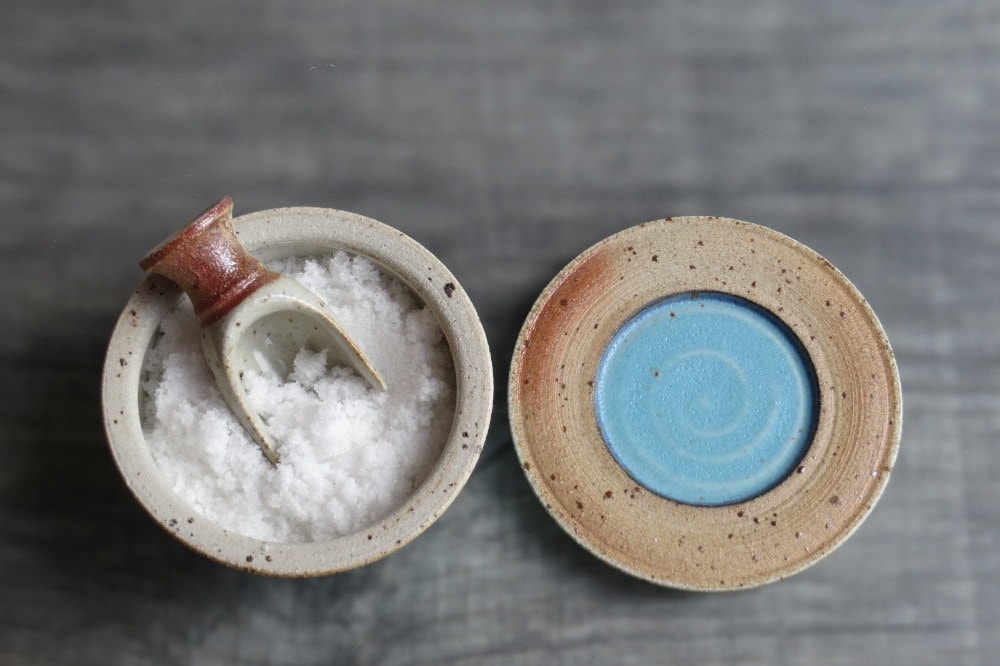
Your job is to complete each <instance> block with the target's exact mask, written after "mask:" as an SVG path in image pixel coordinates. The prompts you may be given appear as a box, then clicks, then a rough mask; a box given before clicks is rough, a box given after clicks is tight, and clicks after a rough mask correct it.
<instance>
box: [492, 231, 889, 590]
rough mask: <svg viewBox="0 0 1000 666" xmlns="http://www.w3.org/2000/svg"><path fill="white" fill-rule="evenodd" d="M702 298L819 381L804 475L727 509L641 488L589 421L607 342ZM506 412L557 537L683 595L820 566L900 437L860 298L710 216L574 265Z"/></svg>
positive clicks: (534, 324) (540, 319) (541, 301)
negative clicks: (750, 310)
mask: <svg viewBox="0 0 1000 666" xmlns="http://www.w3.org/2000/svg"><path fill="white" fill-rule="evenodd" d="M699 291H703V292H707V291H713V292H721V293H725V294H732V295H734V296H738V297H741V298H744V299H747V300H749V301H751V302H753V303H756V304H758V305H760V306H762V307H764V308H765V309H767V310H768V311H770V312H771V313H773V314H774V315H775V316H776V317H778V318H779V319H781V321H783V322H784V323H785V324H786V325H787V326H788V327H789V328H790V329H791V330H792V331H793V332H794V333H795V334H796V335H797V336H798V338H799V340H800V341H801V342H802V345H803V347H804V348H805V350H806V352H807V354H808V355H809V357H810V359H811V361H812V363H813V366H814V368H815V372H816V377H817V380H818V393H819V400H818V403H819V405H818V414H817V418H816V431H815V434H814V436H813V440H812V442H811V444H810V445H809V447H808V450H807V451H806V453H805V456H804V458H803V459H802V461H801V462H800V464H799V465H798V467H797V468H796V469H795V470H794V471H793V472H792V473H791V474H790V475H789V476H787V477H786V478H785V479H784V480H783V481H781V482H780V483H779V484H778V485H777V486H775V487H773V488H772V489H771V490H768V491H766V492H765V493H763V494H761V495H758V496H756V497H754V498H752V499H750V500H748V501H745V502H740V503H736V504H729V505H724V506H694V505H688V504H681V503H678V502H675V501H673V500H669V499H666V498H664V497H662V496H660V495H657V494H655V493H654V492H652V491H649V490H647V489H646V488H644V487H643V486H642V485H641V484H639V483H637V482H636V481H635V480H634V479H633V478H632V477H631V476H629V474H628V473H627V472H626V471H625V470H624V469H623V468H622V467H621V466H619V464H618V463H617V462H616V461H615V459H614V458H613V457H612V455H611V453H610V452H609V450H608V447H607V445H606V444H605V441H604V439H603V438H602V436H601V432H600V430H599V427H598V424H597V419H596V416H595V407H594V393H593V391H594V379H595V376H596V374H597V368H598V364H599V362H600V359H601V356H602V354H603V352H604V349H605V348H606V347H607V345H608V343H609V342H610V340H611V339H612V337H613V336H614V334H615V333H616V332H617V331H618V330H619V328H620V327H621V326H622V325H623V324H624V323H625V322H627V321H628V320H629V319H631V318H632V317H633V316H635V315H636V314H637V313H638V312H639V311H641V310H642V309H643V308H645V307H647V306H648V305H651V304H652V303H655V302H656V301H658V300H660V299H662V298H664V297H667V296H671V295H674V294H680V293H686V292H699ZM508 399H509V409H510V421H511V430H512V432H513V436H514V443H515V447H516V449H517V453H518V456H519V458H520V461H521V465H522V467H523V468H524V471H525V474H526V475H527V477H528V480H529V481H530V482H531V485H532V487H533V488H534V490H535V493H536V494H537V495H538V497H539V499H540V500H541V501H542V503H543V504H544V505H545V508H546V509H547V510H548V511H549V513H550V514H551V515H552V516H553V517H554V518H555V519H556V521H557V522H558V523H559V524H560V525H561V526H562V527H563V529H565V530H566V531H567V532H568V533H569V534H570V535H571V536H572V537H573V538H574V539H576V541H577V542H579V543H580V544H581V545H582V546H584V547H585V548H586V549H588V550H589V551H591V552H592V553H593V554H595V555H596V556H598V557H599V558H601V559H603V560H605V561H606V562H608V563H609V564H611V565H613V566H615V567H617V568H619V569H621V570H623V571H625V572H627V573H630V574H632V575H634V576H637V577H639V578H643V579H646V580H649V581H652V582H654V583H658V584H661V585H666V586H670V587H677V588H682V589H691V590H704V591H712V590H733V589H740V588H748V587H754V586H757V585H763V584H765V583H769V582H772V581H775V580H778V579H780V578H784V577H787V576H789V575H791V574H793V573H796V572H798V571H801V570H802V569H804V568H806V567H808V566H810V565H811V564H814V563H815V562H817V561H818V560H819V559H821V558H822V557H824V556H825V555H827V554H829V553H830V552H831V551H833V550H834V549H835V548H836V547H837V546H838V545H840V544H841V543H842V542H843V541H844V540H845V539H846V538H847V537H848V536H850V534H851V533H852V532H853V531H854V530H855V529H856V528H857V527H858V525H859V524H860V523H861V522H862V521H863V520H864V518H865V517H866V516H867V515H868V513H869V512H870V511H871V509H872V507H873V506H874V505H875V503H876V501H877V500H878V497H879V496H880V495H881V493H882V490H883V489H884V487H885V484H886V482H887V481H888V477H889V472H890V471H891V469H892V466H893V463H894V460H895V457H896V452H897V450H898V446H899V439H900V433H901V430H900V428H901V418H900V417H901V408H902V403H901V394H900V387H899V377H898V373H897V370H896V364H895V360H894V358H893V353H892V350H891V348H890V346H889V342H888V340H887V338H886V336H885V333H884V331H883V330H882V327H881V325H880V324H879V322H878V319H877V318H876V317H875V314H874V313H873V312H872V310H871V308H870V307H869V306H868V304H867V302H866V301H865V300H864V298H863V297H862V296H861V294H860V293H859V292H858V291H857V289H855V287H854V286H853V285H852V284H851V283H850V282H849V281H848V280H847V278H846V277H844V275H843V274H842V273H840V272H839V271H838V270H837V269H836V268H834V267H833V265H831V264H830V262H828V261H826V260H825V259H824V258H823V257H821V256H820V255H818V254H816V253H815V252H813V251H812V250H810V249H809V248H807V247H805V246H804V245H802V244H800V243H798V242H796V241H794V240H792V239H791V238H788V237H787V236H784V235H782V234H780V233H778V232H776V231H773V230H771V229H767V228H765V227H761V226H757V225H754V224H750V223H747V222H741V221H739V220H732V219H727V218H716V217H681V218H672V219H666V220H658V221H655V222H650V223H647V224H641V225H639V226H637V227H632V228H630V229H626V230H624V231H622V232H620V233H618V234H615V235H614V236H611V237H609V238H607V239H605V240H604V241H602V242H600V243H598V244H597V245H594V246H593V247H591V248H590V249H588V250H586V251H585V252H584V253H583V254H581V255H580V256H578V257H577V258H576V259H574V260H573V261H572V262H571V263H570V264H569V265H568V266H566V267H565V268H564V269H563V270H562V271H561V272H560V273H559V274H558V275H557V276H556V277H555V278H554V279H553V280H552V282H551V283H549V285H548V286H547V287H546V288H545V290H544V291H543V292H542V294H541V296H540V297H539V298H538V300H537V301H536V302H535V305H534V307H533V308H532V310H531V312H530V314H529V315H528V318H527V320H526V321H525V324H524V327H523V328H522V330H521V333H520V336H519V338H518V341H517V344H516V347H515V350H514V359H513V363H512V364H511V370H510V382H509V394H508Z"/></svg>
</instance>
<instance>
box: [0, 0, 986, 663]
mask: <svg viewBox="0 0 1000 666" xmlns="http://www.w3.org/2000/svg"><path fill="white" fill-rule="evenodd" d="M224 194H230V195H232V196H233V197H234V199H235V201H236V207H237V213H240V212H250V211H253V210H259V209H263V208H274V207H280V206H289V205H315V206H325V207H332V208H342V209H346V210H351V211H355V212H358V213H362V214H365V215H368V216H371V217H374V218H376V219H379V220H381V221H383V222H386V223H387V224H390V225H392V226H395V227H397V228H398V229H400V230H402V231H404V232H405V233H407V234H409V235H410V236H412V237H414V238H416V239H417V240H418V241H419V242H421V243H422V244H424V245H425V246H426V247H427V248H429V249H430V250H431V251H432V252H434V253H435V254H436V255H437V256H438V257H439V258H440V259H441V260H442V261H443V262H444V263H445V264H446V265H447V266H448V267H449V268H451V270H452V271H453V272H454V273H455V274H456V275H457V276H458V278H459V279H460V280H461V282H462V284H463V285H464V287H465V288H466V290H467V291H468V292H469V294H470V295H471V297H472V299H473V301H474V302H475V304H476V306H477V308H478V310H479V313H480V315H481V318H482V321H483V322H484V325H485V328H486V331H487V334H488V337H489V340H490V343H491V346H492V350H493V354H494V362H495V364H496V369H497V373H496V374H497V376H496V386H497V396H498V397H497V401H496V408H495V410H494V419H493V424H492V428H491V431H490V435H489V437H488V441H487V445H486V449H485V451H484V454H483V456H482V459H481V460H480V462H479V465H478V467H477V468H476V471H475V473H474V474H473V476H472V478H471V480H470V482H469V484H468V485H467V487H466V488H465V490H464V492H463V493H462V494H461V495H460V497H459V499H458V500H457V501H456V503H455V504H454V505H453V506H452V508H451V509H450V510H449V511H448V512H447V513H446V514H445V515H444V516H443V517H442V518H441V519H440V520H439V521H438V522H437V523H436V524H435V525H434V526H433V527H432V528H431V529H430V530H428V531H427V532H426V533H425V534H424V535H423V536H421V537H420V538H419V539H417V540H416V541H415V542H414V543H413V544H411V545H409V546H408V547H406V548H404V549H403V550H401V551H399V552H398V553H396V554H394V555H392V556H390V557H389V558H387V559H385V560H382V561H381V562H378V563H376V564H374V565H371V566H368V567H365V568H363V569H360V570H356V571H353V572H350V573H345V574H341V575H338V576H332V577H326V578H319V579H311V580H275V579H268V578H261V577H256V576H253V575H249V574H245V573H240V572H237V571H233V570H229V569H227V568H225V567H223V566H221V565H218V564H215V563H213V562H211V561H208V560H206V559H204V558H202V557H201V556H199V555H197V554H195V553H194V552H192V551H190V550H188V549H187V548H186V547H184V546H183V545H181V544H179V543H177V542H176V541H174V540H173V539H172V538H171V537H170V536H169V535H168V534H167V533H166V532H164V531H163V530H161V529H160V527H158V526H157V525H156V524H155V523H154V522H153V521H152V520H150V519H149V518H148V517H147V516H146V514H145V513H144V511H143V510H142V509H141V508H140V506H139V505H138V504H137V503H136V502H135V501H134V500H133V498H132V497H131V495H130V494H129V492H128V491H127V489H126V488H125V486H124V484H123V482H122V480H121V478H120V477H119V475H118V472H117V469H116V468H115V465H114V463H113V461H112V459H111V456H110V453H109V451H108V447H107V444H106V442H105V438H104V434H103V428H102V423H101V418H100V412H99V382H100V372H101V366H102V361H103V354H104V349H105V346H106V344H107V341H108V337H109V335H110V331H111V328H112V326H113V324H114V321H115V319H116V317H117V315H118V313H119V312H120V311H121V309H122V307H123V305H124V303H125V301H126V299H127V298H128V296H129V294H130V292H131V290H132V288H133V287H134V286H135V285H136V284H137V283H138V281H139V280H140V278H141V272H140V271H139V269H138V267H137V265H136V262H137V260H138V259H139V258H140V257H141V256H142V255H143V254H144V253H145V252H146V251H147V250H148V249H149V248H151V247H152V246H153V245H154V244H155V243H156V242H158V241H159V240H160V239H161V238H162V237H164V236H165V235H166V234H167V233H168V232H170V231H172V230H173V229H175V228H176V227H178V226H179V225H180V224H182V223H183V222H185V221H187V220H188V219H189V218H190V216H191V215H192V213H196V212H198V211H199V210H201V209H202V208H204V207H205V206H207V205H208V204H210V203H212V202H213V201H214V200H216V199H217V198H218V197H220V196H222V195H224ZM686 214H694V215H698V214H706V215H709V214H710V215H725V216H730V217H737V218H742V219H746V220H750V221H754V222H758V223H761V224H764V225H767V226H770V227H773V228H775V229H777V230H779V231H782V232H784V233H786V234H788V235H791V236H792V237H794V238H796V239H798V240H800V241H802V242H804V243H805V244H807V245H809V246H811V247H812V248H813V249H815V250H816V251H818V252H820V253H821V254H823V255H824V256H826V257H827V258H828V259H829V260H830V261H832V262H833V263H834V264H835V265H837V266H838V267H839V268H840V269H841V270H842V271H843V272H844V273H845V274H846V275H847V276H848V277H849V278H850V279H851V280H852V281H853V282H854V283H855V284H856V285H857V286H858V288H859V289H860V290H861V291H862V293H864V294H865V295H866V297H867V298H868V300H869V302H870V303H871V305H872V307H873V308H874V309H875V311H876V312H877V313H878V315H879V317H880V318H881V320H882V323H883V324H884V326H885V328H886V330H887V332H888V335H889V338H890V340H891V341H892V342H893V345H894V347H895V350H896V353H897V358H898V362H899V366H900V372H901V377H902V383H903V391H904V398H905V419H904V427H903V430H904V434H903V443H902V447H901V451H900V455H899V459H898V464H897V465H896V468H895V471H894V473H893V477H892V480H891V481H890V483H889V486H888V489H887V492H886V494H885V495H884V496H883V499H882V501H881V503H880V504H879V505H878V506H877V507H876V509H875V511H874V513H873V514H872V515H871V517H870V518H869V520H868V521H867V522H866V523H865V524H864V525H863V526H862V527H861V529H860V530H859V531H858V532H857V533H856V534H855V535H854V536H853V537H852V538H851V539H850V540H849V541H848V542H847V543H846V544H845V545H844V546H843V547H842V548H841V549H840V550H838V551H837V552H836V553H834V554H833V555H832V556H830V557H829V558H827V559H826V560H824V561H822V562H820V563H819V564H817V565H816V566H815V567H813V568H811V569H808V570H807V571H805V572H803V573H801V574H799V575H797V576H795V577H793V578H791V579H788V580H785V581H782V582H779V583H776V584H774V585H770V586H767V587H764V588H760V589H757V590H753V591H748V592H741V593H733V594H714V595H704V594H693V593H680V592H675V591H670V590H665V589H661V588H658V587H655V586H651V585H649V584H646V583H643V582H641V581H638V580H635V579H632V578H630V577H629V576H626V575H625V574H622V573H619V572H618V571H616V570H614V569H612V568H610V567H608V566H606V565H605V564H603V563H601V562H599V561H597V560H596V559H595V558H593V557H592V556H591V555H589V554H588V553H587V552H585V551H584V550H582V549H581V548H580V547H579V546H577V545H576V544H575V542H574V541H572V539H570V537H568V536H567V535H566V534H565V533H564V532H563V531H562V530H561V529H560V528H559V527H558V526H557V525H556V524H555V522H554V521H553V520H552V519H551V518H550V517H549V515H548V514H547V513H546V512H545V510H544V509H543V508H542V507H541V505H540V504H539V503H538V501H537V500H536V499H535V496H534V494H533V493H532V491H531V489H530V487H529V485H528V483H527V481H526V480H525V478H524V476H523V474H522V473H521V470H520V469H519V467H518V463H517V460H516V456H515V454H514V450H513V447H512V444H511V435H510V430H509V427H508V425H507V418H506V417H507V414H506V403H505V399H504V396H505V391H506V386H505V385H506V372H507V368H508V366H509V358H510V354H511V352H512V349H513V343H514V338H515V336H516V334H517V331H518V329H519V327H520V324H521V322H522V321H523V319H524V317H525V315H526V314H527V310H528V308H529V307H530V305H531V303H532V302H533V301H534V299H535V297H536V296H537V295H538V293H539V292H540V290H541V289H542V287H543V286H544V285H545V284H546V282H547V281H548V280H549V279H550V278H551V277H552V276H553V275H554V274H555V272H556V271H557V270H558V269H559V268H560V267H562V266H563V265H564V264H565V263H566V262H567V261H568V260H569V259H571V258H572V257H573V256H575V255H576V254H578V253H579V252H580V251H582V250H583V249H585V248H586V247H587V246H589V245H590V244H592V243H593V242H595V241H597V240H599V239H601V238H603V237H605V236H607V235H609V234H611V233H613V232H615V231H618V230H620V229H623V228H625V227H628V226H631V225H634V224H637V223H640V222H644V221H647V220H651V219H656V218H660V217H666V216H674V215H686ZM998 220H1000V5H998V4H997V3H995V2H992V1H991V0H954V1H953V2H932V1H930V0H910V1H892V2H871V1H864V0H844V1H842V2H828V1H822V0H750V1H749V2H741V1H737V0H729V1H724V2H715V3H712V2H686V1H675V2H654V1H652V0H636V1H628V0H626V1H623V2H609V3H588V2H570V1H568V0H526V1H524V2H496V3H473V2H456V1H454V0H426V1H423V2H383V1H381V0H325V1H322V2H318V1H315V0H306V1H302V2H264V1H261V0H255V1H253V2H246V3H236V2H225V1H223V0H208V1H201V2H192V1H190V0H179V1H177V2H170V3H167V2H164V3H151V2H138V1H135V0H119V1H117V2H98V3H72V2H56V1H53V0H12V1H10V2H7V3H6V4H5V5H4V10H3V17H2V19H0V298H2V302H3V303H4V304H5V307H3V308H2V310H0V330H2V333H0V364H2V365H0V405H2V407H0V415H2V418H0V447H2V451H3V464H2V465H0V663H2V664H101V665H106V664H160V663H163V664H437V663H440V664H497V665H500V664H503V665H520V664H584V663H595V664H619V665H621V664H654V663H670V664H737V663H738V664H762V665H765V664H766V665H770V666H774V665H779V666H780V665H783V664H865V665H870V664H905V665H908V666H912V665H917V664H929V665H930V664H933V665H935V666H937V665H941V664H949V665H956V664H995V663H998V662H997V660H998V659H1000V656H998V655H1000V631H998V630H997V629H998V626H1000V554H998V552H1000V551H998V546H1000V543H998V540H1000V484H998V483H997V477H998V476H1000V298H998V294H1000V288H998V282H1000V222H998Z"/></svg>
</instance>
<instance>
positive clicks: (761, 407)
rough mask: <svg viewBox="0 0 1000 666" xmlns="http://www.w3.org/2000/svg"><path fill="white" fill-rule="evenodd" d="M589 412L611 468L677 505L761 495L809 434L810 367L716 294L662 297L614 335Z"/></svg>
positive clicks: (782, 337) (782, 332)
mask: <svg viewBox="0 0 1000 666" xmlns="http://www.w3.org/2000/svg"><path fill="white" fill-rule="evenodd" d="M594 403H595V404H594V406H595V411H596V415H597V422H598V425H599V427H600V430H601V434H602V435H603V437H604V440H605V442H606V444H607V446H608V449H609V450H610V451H611V453H612V455H613V456H614V457H615V459H616V460H617V461H618V463H619V464H620V465H621V466H622V467H623V468H624V469H625V470H626V471H627V472H628V473H629V474H630V475H631V476H632V477H633V478H634V479H635V480H636V481H638V482H639V483H641V484H642V485H643V486H645V487H646V488H647V489H649V490H651V491H653V492H655V493H657V494H659V495H662V496H663V497H667V498H669V499H672V500H675V501H677V502H682V503H685V504H694V505H712V506H719V505H726V504H735V503H738V502H743V501H746V500H749V499H752V498H753V497H756V496H758V495H761V494H763V493H764V492H767V491H768V490H770V489H771V488H773V487H774V486H775V485H777V484H778V483H780V482H781V481H782V480H783V479H784V478H785V477H787V476H788V475H789V474H790V473H792V471H793V470H794V469H795V468H796V466H797V465H798V464H799V462H800V461H801V460H802V458H803V456H804V455H805V452H806V450H807V449H808V447H809V443H810V442H811V441H812V437H813V433H814V432H815V428H816V415H817V411H818V391H817V387H816V373H815V370H814V369H813V366H812V362H811V361H810V360H809V357H808V355H807V354H806V352H805V350H804V349H803V348H802V345H801V343H800V342H799V340H798V338H796V337H795V334H794V333H792V331H791V330H790V329H789V328H788V327H787V326H786V325H785V324H784V323H783V322H781V321H780V320H779V319H778V318H777V317H775V316H774V315H772V314H771V313H770V312H768V311H767V310H765V309H763V308H761V307H760V306H758V305H755V304H753V303H751V302H750V301H747V300H745V299H742V298H739V297H736V296H731V295H728V294H721V293H716V292H698V293H687V294H680V295H676V296H672V297H669V298H667V299H664V300H662V301H658V302H657V303H654V304H653V305H651V306H649V307H647V308H645V309H644V310H642V311H641V312H640V313H639V314H637V315H636V316H635V317H633V318H632V319H631V320H629V321H628V322H626V323H625V325H624V326H622V328H621V329H619V330H618V332H617V333H615V335H614V337H613V338H612V339H611V342H610V343H609V344H608V346H607V348H606V349H605V351H604V354H603V356H602V358H601V361H600V364H599V365H598V369H597V378H596V381H595V392H594Z"/></svg>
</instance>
